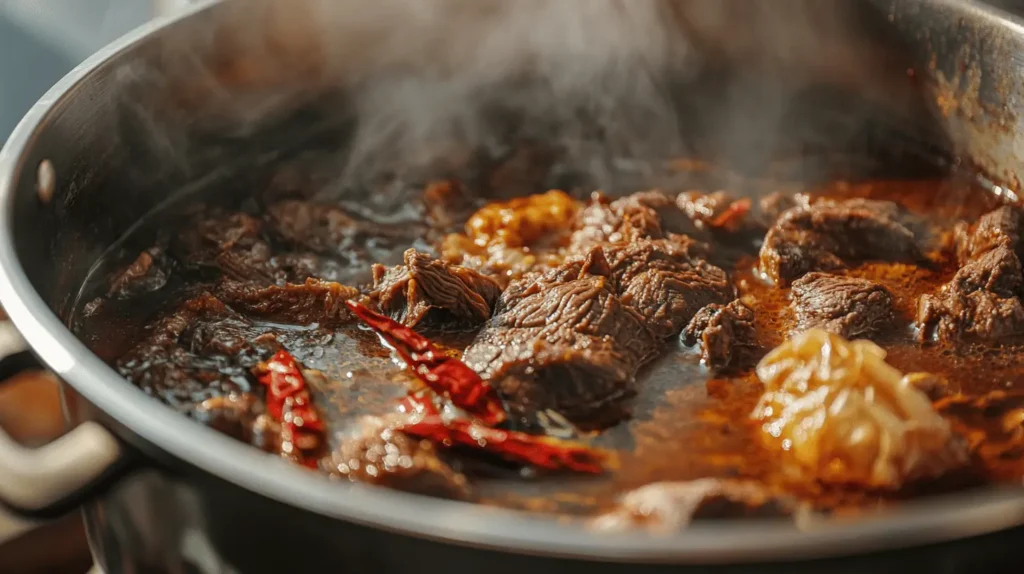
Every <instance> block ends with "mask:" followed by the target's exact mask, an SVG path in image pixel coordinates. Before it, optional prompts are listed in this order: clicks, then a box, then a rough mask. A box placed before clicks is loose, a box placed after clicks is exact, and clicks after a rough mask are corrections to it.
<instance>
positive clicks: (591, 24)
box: [187, 0, 913, 193]
mask: <svg viewBox="0 0 1024 574" xmlns="http://www.w3.org/2000/svg"><path fill="white" fill-rule="evenodd" d="M232 4H233V8H236V9H233V10H224V11H222V16H223V15H226V17H225V18H222V22H226V26H221V27H220V28H218V29H217V30H215V31H212V32H207V34H206V35H205V36H204V37H203V38H202V39H201V40H200V41H196V39H195V38H188V40H187V46H188V48H189V50H193V51H194V50H195V49H196V46H197V45H204V46H205V47H206V48H208V49H209V50H210V51H212V52H213V53H215V56H214V57H213V58H212V59H214V60H218V59H219V60H223V59H224V58H225V56H224V53H225V52H231V53H234V54H235V56H234V58H235V61H234V63H232V64H230V65H228V66H226V68H225V66H223V65H222V70H221V72H220V73H218V74H209V73H206V74H202V73H198V72H197V71H196V70H192V73H191V74H190V80H191V81H192V82H193V83H194V82H195V81H196V78H201V79H202V80H203V81H206V82H208V83H210V84H211V85H212V87H211V89H210V90H209V91H208V94H212V95H213V97H212V100H215V101H218V100H217V98H218V97H219V98H220V100H219V101H221V103H222V104H223V105H222V106H221V108H220V113H221V114H224V115H232V114H233V116H232V117H234V119H235V120H236V123H238V124H239V125H252V124H254V123H258V120H259V119H260V118H264V117H267V116H268V115H273V112H275V111H278V110H280V109H283V108H285V107H287V104H289V102H292V101H293V99H294V98H289V97H288V96H289V95H293V94H295V93H299V94H304V93H306V92H310V91H315V90H316V89H317V88H316V86H318V85H320V84H325V83H326V84H332V85H339V84H340V85H343V86H344V87H345V93H346V94H347V95H346V102H345V104H344V109H345V112H346V113H348V114H351V115H352V116H353V117H354V118H355V120H356V121H355V128H354V136H353V138H352V139H351V142H350V145H349V147H348V150H347V152H346V154H345V156H344V157H343V158H341V159H339V161H338V162H337V165H338V173H337V177H336V183H337V185H335V186H333V187H332V188H331V190H329V192H330V193H340V191H339V190H342V189H347V188H358V187H360V186H361V185H363V184H364V183H365V182H366V181H368V180H372V179H374V178H378V177H380V176H382V175H383V174H394V173H395V172H396V171H409V170H415V169H417V168H420V167H423V168H431V167H433V168H436V167H437V165H438V164H439V163H440V164H445V165H447V164H451V163H452V162H453V161H455V162H457V161H459V158H466V157H467V156H468V154H467V151H466V150H474V151H479V150H492V151H493V152H494V153H495V154H500V153H502V150H505V149H506V148H507V146H508V144H509V143H510V140H513V139H522V138H526V139H532V140H536V141H542V142H544V143H545V145H548V146H550V147H551V148H553V149H555V150H556V151H557V152H558V153H559V154H560V156H561V157H560V162H561V164H562V165H568V166H570V167H571V169H573V170H576V171H578V172H581V173H587V174H588V175H589V176H590V177H591V179H592V181H593V183H594V185H606V184H609V183H610V182H611V181H612V179H613V177H612V174H613V173H614V172H616V171H617V170H621V167H622V165H624V164H628V163H629V162H631V161H635V162H637V164H639V165H646V164H649V163H650V162H652V161H658V160H663V159H665V158H671V157H679V156H682V155H695V154H697V155H704V156H710V157H711V159H719V158H724V159H725V160H727V161H730V162H733V163H737V162H738V163H740V164H748V165H753V166H756V165H758V164H760V163H763V162H764V161H765V160H766V158H768V157H769V156H771V155H772V154H773V153H775V152H777V151H778V150H779V148H780V142H783V141H785V140H786V139H787V138H788V139H792V133H791V132H793V131H794V128H793V126H792V125H791V124H788V123H787V121H788V120H787V118H788V117H789V116H791V115H792V114H793V108H794V105H797V106H799V105H803V104H797V103H796V102H797V98H798V96H800V94H801V93H802V92H803V91H804V89H805V88H807V87H808V86H809V85H812V84H817V83H829V84H833V85H840V86H846V87H852V88H853V89H854V90H856V91H858V92H859V93H860V94H861V95H862V96H864V97H866V99H867V100H871V99H875V100H879V101H884V102H885V103H886V105H889V106H895V107H900V106H903V107H912V105H913V103H912V102H911V100H910V99H909V98H907V97H906V95H905V94H904V93H903V92H902V91H900V90H895V91H894V90H893V89H892V83H891V82H888V81H879V79H880V78H883V79H886V78H889V77H890V76H891V77H897V78H903V77H904V76H903V72H904V70H903V69H902V68H900V64H899V63H897V62H893V61H890V59H887V57H886V56H885V54H884V53H883V51H882V50H881V49H880V46H878V45H877V44H876V43H874V42H873V41H872V39H871V38H867V37H865V36H864V34H863V31H862V30H861V29H859V28H858V27H857V25H856V24H855V22H856V19H855V18H854V17H853V16H854V14H853V12H855V9H854V8H855V6H856V5H858V4H857V3H854V2H849V1H842V0H775V1H772V2H757V1H749V0H373V1H362V0H237V1H235V2H233V3H232ZM209 59H211V58H209V57H208V58H206V59H205V60H204V61H206V60H209ZM239 62H241V63H239ZM223 69H227V70H228V72H227V73H224V72H223ZM225 77H227V78H228V79H227V80H225V79H224V78H225ZM239 78H241V80H240V79H239ZM254 78H255V80H254ZM266 78H275V79H276V82H275V81H271V80H267V81H266V82H265V84H266V85H275V86H277V88H275V89H276V90H277V93H275V94H273V97H270V96H266V95H265V94H264V96H262V97H261V98H256V100H254V101H246V100H242V101H243V102H245V103H243V104H239V100H238V98H237V93H235V92H234V91H232V90H233V88H234V87H235V86H236V85H237V84H238V83H239V82H241V83H245V82H249V83H250V84H251V83H254V82H255V83H259V81H260V80H261V79H266ZM282 79H283V81H282ZM225 84H226V85H225ZM281 86H284V87H283V88H282V87H281ZM271 91H274V90H271ZM282 94H284V95H282ZM894 94H896V96H894ZM865 109H866V108H864V109H859V110H853V112H852V113H851V110H849V109H844V110H842V113H843V118H842V120H841V122H840V125H836V124H835V122H833V124H832V125H830V126H829V127H828V129H827V130H826V131H827V132H828V133H822V134H817V135H816V137H818V138H819V139H822V138H826V137H827V138H833V139H834V138H841V137H843V136H844V131H843V130H846V131H847V132H849V133H855V132H856V130H857V129H858V126H859V125H860V124H861V123H863V116H864V114H865V113H866V112H865ZM797 111H798V112H800V113H803V112H806V111H808V110H806V109H803V110H801V109H798V110H797ZM851 137H852V136H851ZM453 158H454V159H453ZM445 162H447V164H446V163H445Z"/></svg>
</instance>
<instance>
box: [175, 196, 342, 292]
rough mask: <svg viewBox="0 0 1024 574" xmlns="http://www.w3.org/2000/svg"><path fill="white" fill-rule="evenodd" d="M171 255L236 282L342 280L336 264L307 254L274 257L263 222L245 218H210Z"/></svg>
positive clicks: (177, 244)
mask: <svg viewBox="0 0 1024 574" xmlns="http://www.w3.org/2000/svg"><path fill="white" fill-rule="evenodd" d="M172 248H173V250H174V255H175V256H176V258H177V259H178V260H180V261H183V262H186V264H187V265H191V266H199V267H214V268H217V269H219V270H220V271H221V272H223V273H224V275H226V276H227V277H228V278H231V279H234V280H236V281H253V282H258V283H263V284H269V283H273V284H277V285H283V284H284V283H286V282H296V281H305V280H306V279H308V278H310V277H318V278H321V279H326V280H330V281H336V280H340V279H341V278H342V277H344V276H345V271H344V269H343V268H342V267H341V266H340V265H339V264H338V263H337V262H335V261H333V260H330V259H327V258H324V257H321V256H319V255H316V254H313V253H308V252H293V253H285V254H281V255H273V254H272V252H271V249H270V245H269V244H268V243H267V242H266V241H265V240H264V239H263V222H261V221H260V220H258V219H256V218H254V217H252V216H250V215H248V214H245V213H229V214H220V215H213V216H211V217H208V218H206V219H203V220H202V221H200V223H199V225H198V226H196V228H195V229H192V230H189V231H188V232H187V233H185V234H184V235H182V236H181V237H178V238H176V240H175V241H174V242H173V243H172Z"/></svg>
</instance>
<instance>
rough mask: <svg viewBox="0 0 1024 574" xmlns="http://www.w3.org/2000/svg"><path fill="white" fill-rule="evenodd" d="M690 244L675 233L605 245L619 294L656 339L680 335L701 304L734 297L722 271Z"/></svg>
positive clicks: (721, 301) (724, 301)
mask: <svg viewBox="0 0 1024 574" xmlns="http://www.w3.org/2000/svg"><path fill="white" fill-rule="evenodd" d="M694 245H695V244H694V243H693V242H691V241H689V240H688V239H687V238H683V237H680V236H675V237H674V238H673V239H657V240H637V241H634V242H632V243H628V244H622V245H614V246H607V247H605V248H604V250H605V253H606V255H607V258H608V261H609V264H610V266H611V272H612V276H613V277H614V278H615V281H616V285H617V293H618V294H619V295H620V297H621V298H622V300H623V301H624V302H626V303H627V304H628V305H629V306H631V307H633V308H634V309H635V310H636V311H637V312H638V313H639V314H640V315H641V316H643V317H644V320H645V321H646V324H647V327H648V328H649V329H650V330H651V332H653V333H654V334H655V335H656V336H657V337H659V338H667V337H672V336H674V335H676V334H678V333H679V331H680V330H682V328H683V327H685V326H686V324H687V323H689V322H690V319H692V318H693V316H694V315H695V314H696V313H697V311H699V310H700V309H701V308H702V307H704V306H705V305H709V304H712V303H721V304H725V303H728V302H729V300H731V299H732V297H733V287H732V285H731V284H730V283H729V278H728V276H727V275H726V273H725V271H723V270H722V269H720V268H718V267H716V266H714V265H711V264H710V263H708V262H707V261H704V260H703V259H700V258H698V257H696V256H695V253H694V249H693V246H694Z"/></svg>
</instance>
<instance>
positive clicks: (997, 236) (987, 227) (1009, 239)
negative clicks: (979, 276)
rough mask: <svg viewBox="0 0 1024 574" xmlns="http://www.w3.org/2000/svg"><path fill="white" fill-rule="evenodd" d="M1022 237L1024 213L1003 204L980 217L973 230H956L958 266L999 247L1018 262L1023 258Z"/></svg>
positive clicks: (969, 228) (960, 227) (966, 228)
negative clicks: (1008, 252) (1003, 248)
mask: <svg viewBox="0 0 1024 574" xmlns="http://www.w3.org/2000/svg"><path fill="white" fill-rule="evenodd" d="M1022 236H1024V212H1022V211H1021V209H1020V208H1019V207H1016V206H1011V205H1004V206H1003V207H1000V208H999V209H996V210H994V211H991V212H989V213H986V214H985V215H983V216H981V217H980V218H979V219H978V223H977V224H976V225H974V226H973V228H972V227H967V226H959V227H958V228H957V230H956V242H957V245H956V251H957V260H958V261H959V262H960V264H961V265H965V264H967V263H968V262H970V261H972V260H974V259H977V258H979V257H981V256H982V255H984V254H985V253H987V252H989V251H991V250H992V249H994V248H996V247H999V246H1004V247H1008V248H1010V250H1011V251H1013V252H1014V254H1015V255H1016V256H1017V258H1018V259H1020V258H1022V257H1024V242H1022V241H1021V239H1022Z"/></svg>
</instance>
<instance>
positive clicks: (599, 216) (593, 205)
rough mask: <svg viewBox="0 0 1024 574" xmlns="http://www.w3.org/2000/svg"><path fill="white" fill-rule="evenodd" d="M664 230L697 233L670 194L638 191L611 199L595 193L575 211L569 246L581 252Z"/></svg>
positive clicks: (663, 234) (664, 232)
mask: <svg viewBox="0 0 1024 574" xmlns="http://www.w3.org/2000/svg"><path fill="white" fill-rule="evenodd" d="M668 234H677V235H693V236H696V235H697V234H698V229H697V226H696V225H695V224H694V222H693V220H691V219H690V217H689V216H688V215H687V214H686V212H684V211H683V210H682V209H680V208H679V206H678V205H677V204H676V200H675V198H673V197H672V196H671V195H668V194H666V193H662V192H660V191H642V192H638V193H634V194H632V195H627V196H625V197H622V198H619V199H616V200H614V201H611V200H610V199H609V198H608V197H607V196H605V195H603V194H601V193H595V194H594V195H593V196H592V197H591V200H590V203H589V204H588V205H587V206H586V207H585V208H584V209H583V210H582V211H581V212H580V214H579V217H578V220H577V223H576V231H575V232H574V233H573V236H572V249H573V250H574V251H577V252H583V253H585V252H586V251H587V250H589V249H591V248H592V247H594V246H597V245H602V244H608V243H627V242H630V241H633V240H635V239H642V238H649V239H661V238H664V237H666V236H667V235H668Z"/></svg>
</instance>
